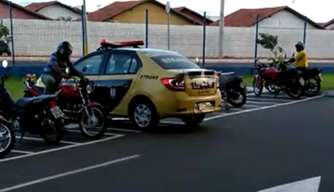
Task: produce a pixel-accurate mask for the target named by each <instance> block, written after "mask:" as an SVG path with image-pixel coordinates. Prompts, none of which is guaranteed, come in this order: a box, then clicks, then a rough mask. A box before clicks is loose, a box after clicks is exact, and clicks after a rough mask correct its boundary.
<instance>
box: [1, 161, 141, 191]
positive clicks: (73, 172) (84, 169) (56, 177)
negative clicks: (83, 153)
mask: <svg viewBox="0 0 334 192" xmlns="http://www.w3.org/2000/svg"><path fill="white" fill-rule="evenodd" d="M138 157H140V155H132V156H128V157H123V158H120V159H115V160H112V161H107V162H105V163H100V164H96V165H93V166H89V167H84V168H81V169H76V170H73V171H68V172H65V173H60V174H57V175H52V176H49V177H44V178H41V179H37V180H34V181H30V182H26V183H22V184H19V185H14V186H11V187H8V188H4V189H0V192H8V191H13V190H17V189H21V188H24V187H28V186H31V185H36V184H40V183H44V182H46V181H51V180H55V179H59V178H62V177H67V176H70V175H74V174H78V173H83V172H86V171H91V170H94V169H99V168H102V167H106V166H109V165H112V164H116V163H121V162H124V161H128V160H131V159H135V158H138Z"/></svg>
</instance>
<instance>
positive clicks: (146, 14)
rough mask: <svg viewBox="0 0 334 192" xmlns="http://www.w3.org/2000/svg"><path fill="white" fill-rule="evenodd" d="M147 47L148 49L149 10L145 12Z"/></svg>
mask: <svg viewBox="0 0 334 192" xmlns="http://www.w3.org/2000/svg"><path fill="white" fill-rule="evenodd" d="M145 47H146V48H148V9H146V10H145Z"/></svg>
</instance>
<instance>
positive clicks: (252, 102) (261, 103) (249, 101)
mask: <svg viewBox="0 0 334 192" xmlns="http://www.w3.org/2000/svg"><path fill="white" fill-rule="evenodd" d="M247 103H251V104H259V105H273V104H277V103H275V102H274V103H273V102H261V101H252V100H247Z"/></svg>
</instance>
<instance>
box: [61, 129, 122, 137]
mask: <svg viewBox="0 0 334 192" xmlns="http://www.w3.org/2000/svg"><path fill="white" fill-rule="evenodd" d="M67 131H68V132H72V133H81V131H79V130H67ZM90 132H91V133H98V132H96V131H90ZM104 135H107V136H114V135H117V134H114V133H104Z"/></svg>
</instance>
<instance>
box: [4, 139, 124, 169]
mask: <svg viewBox="0 0 334 192" xmlns="http://www.w3.org/2000/svg"><path fill="white" fill-rule="evenodd" d="M124 136H125V135H121V134H119V135H115V136H112V137H107V138H103V139H99V140H94V141H89V142H86V143H79V144H77V145H67V146H64V147H58V148H53V149H48V150H44V151H39V152H36V153H31V154H26V155H21V156H16V157H9V158H5V159H0V163H3V162H6V161H13V160H17V159H23V158H27V157H33V156H37V155H43V154H47V153H52V152H57V151H62V150H66V149H73V148H77V147H82V146H86V145H93V144H97V143H102V142H106V141H110V140H113V139H118V138H121V137H124Z"/></svg>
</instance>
